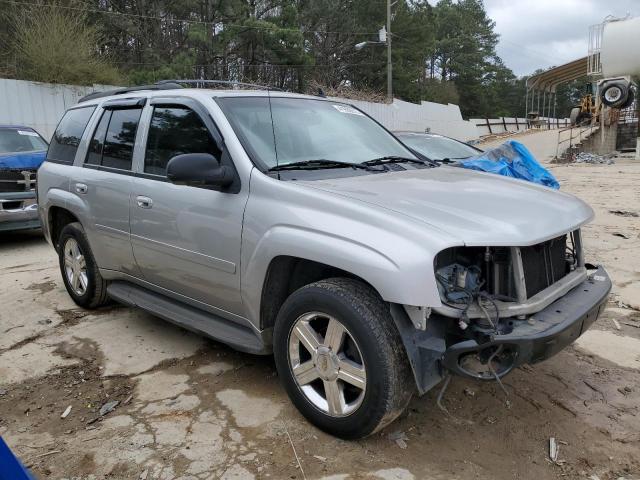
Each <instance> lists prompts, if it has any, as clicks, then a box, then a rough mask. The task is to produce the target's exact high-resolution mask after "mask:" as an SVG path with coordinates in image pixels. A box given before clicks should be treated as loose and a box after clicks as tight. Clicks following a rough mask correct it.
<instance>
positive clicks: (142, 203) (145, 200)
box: [136, 195, 153, 208]
mask: <svg viewBox="0 0 640 480" xmlns="http://www.w3.org/2000/svg"><path fill="white" fill-rule="evenodd" d="M136 203H137V204H138V207H140V208H151V207H152V206H153V200H151V199H150V198H149V197H143V196H142V195H138V196H137V197H136Z"/></svg>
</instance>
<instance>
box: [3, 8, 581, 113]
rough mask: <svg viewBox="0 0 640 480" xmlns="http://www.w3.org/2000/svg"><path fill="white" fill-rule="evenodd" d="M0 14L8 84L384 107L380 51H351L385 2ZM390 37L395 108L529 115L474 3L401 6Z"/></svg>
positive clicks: (381, 19)
mask: <svg viewBox="0 0 640 480" xmlns="http://www.w3.org/2000/svg"><path fill="white" fill-rule="evenodd" d="M0 7H1V8H0V11H1V12H2V16H3V17H4V18H3V20H4V21H2V22H0V46H3V47H2V48H0V75H2V76H5V77H13V78H23V79H29V80H37V81H46V82H55V83H73V84H93V83H100V84H116V85H122V84H132V85H137V84H145V83H153V82H155V81H157V80H162V79H172V78H196V79H224V80H235V81H242V82H251V83H260V84H265V85H271V86H276V87H279V88H283V89H286V90H292V91H298V92H314V91H316V90H317V89H318V88H323V89H324V90H326V91H328V92H339V93H341V94H345V95H349V94H354V93H355V92H357V93H358V94H360V95H364V96H365V97H371V98H372V99H378V98H384V95H383V94H382V92H384V91H385V85H386V49H385V48H384V46H381V45H375V44H371V45H369V46H367V47H366V48H362V49H360V50H357V49H356V48H355V44H356V43H359V42H363V41H375V40H377V32H378V30H379V29H380V28H381V27H382V25H384V24H385V23H386V0H178V1H167V0H153V1H150V0H68V1H65V0H56V1H42V0H0ZM391 30H392V47H393V48H392V60H393V89H394V96H395V97H396V98H400V99H403V100H406V101H410V102H419V101H421V100H427V101H434V102H440V103H447V102H451V103H456V104H458V105H460V108H461V110H462V113H463V115H464V116H465V117H483V116H489V117H495V116H523V115H524V114H525V86H524V80H523V79H518V78H516V76H515V75H514V74H513V72H512V71H511V70H510V69H509V68H508V67H507V66H505V65H504V64H503V62H502V60H501V59H500V58H499V57H498V55H497V54H496V45H497V43H498V39H499V38H498V35H497V34H496V32H495V23H494V22H493V21H492V20H491V19H490V18H489V17H488V16H487V13H486V10H485V8H484V6H483V4H482V1H481V0H440V1H439V2H438V3H437V4H436V5H435V6H432V5H431V4H429V3H428V2H427V1H426V0H397V1H396V2H395V3H394V5H393V7H392V29H391ZM573 93H574V94H575V92H573ZM574 96H575V95H574ZM560 100H561V101H562V99H560ZM559 113H560V114H562V115H565V114H566V113H568V112H564V111H562V112H560V111H559Z"/></svg>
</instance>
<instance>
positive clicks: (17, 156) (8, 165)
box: [0, 152, 47, 170]
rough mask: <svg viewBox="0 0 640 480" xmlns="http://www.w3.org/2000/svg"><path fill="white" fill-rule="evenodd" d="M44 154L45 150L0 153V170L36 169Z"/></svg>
mask: <svg viewBox="0 0 640 480" xmlns="http://www.w3.org/2000/svg"><path fill="white" fill-rule="evenodd" d="M46 156H47V152H24V153H10V154H8V155H7V154H5V155H2V154H0V170H7V169H12V170H14V169H15V170H17V169H21V168H24V169H29V170H32V169H37V168H38V167H39V166H40V165H41V164H42V162H44V158H45V157H46Z"/></svg>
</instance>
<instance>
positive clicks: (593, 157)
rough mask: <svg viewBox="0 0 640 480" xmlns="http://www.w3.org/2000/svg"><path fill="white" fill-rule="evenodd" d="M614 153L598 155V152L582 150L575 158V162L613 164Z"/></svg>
mask: <svg viewBox="0 0 640 480" xmlns="http://www.w3.org/2000/svg"><path fill="white" fill-rule="evenodd" d="M612 157H613V155H611V154H610V155H598V154H597V153H589V152H580V153H578V154H577V155H576V156H575V158H574V160H573V161H574V162H575V163H594V164H595V163H603V164H606V165H613V164H614V163H616V162H614V161H613V158H612Z"/></svg>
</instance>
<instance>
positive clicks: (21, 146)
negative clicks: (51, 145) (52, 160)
mask: <svg viewBox="0 0 640 480" xmlns="http://www.w3.org/2000/svg"><path fill="white" fill-rule="evenodd" d="M46 149H47V142H45V141H44V140H43V139H42V137H40V135H38V134H37V133H36V132H34V131H33V130H26V129H25V130H22V129H20V128H0V153H18V152H38V151H42V150H46Z"/></svg>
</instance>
